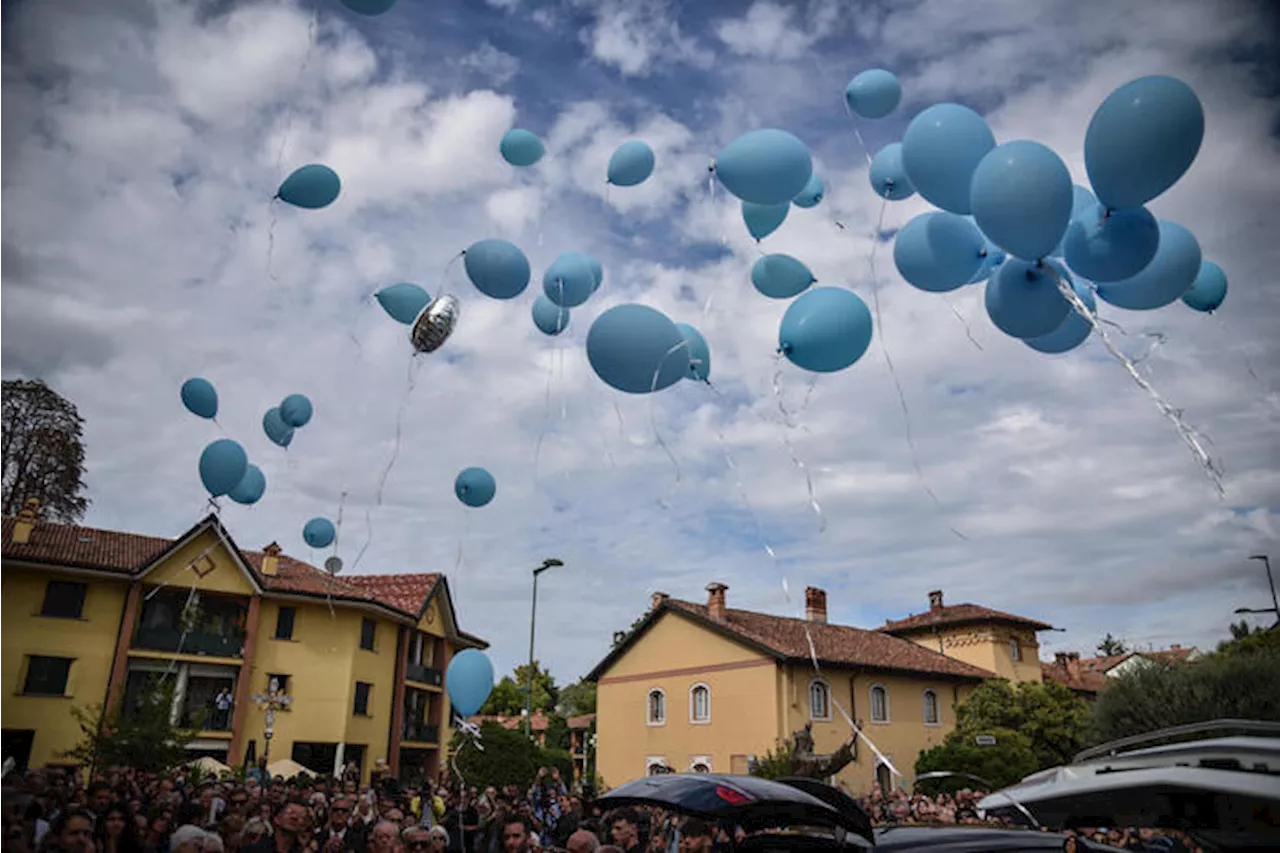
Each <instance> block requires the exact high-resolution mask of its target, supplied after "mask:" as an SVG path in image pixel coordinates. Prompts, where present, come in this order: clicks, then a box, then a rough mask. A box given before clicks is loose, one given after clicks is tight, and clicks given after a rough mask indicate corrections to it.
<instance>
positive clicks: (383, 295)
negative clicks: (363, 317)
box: [374, 281, 431, 326]
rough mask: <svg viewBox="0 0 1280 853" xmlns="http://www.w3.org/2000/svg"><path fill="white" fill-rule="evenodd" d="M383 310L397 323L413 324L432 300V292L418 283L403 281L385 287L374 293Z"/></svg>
mask: <svg viewBox="0 0 1280 853" xmlns="http://www.w3.org/2000/svg"><path fill="white" fill-rule="evenodd" d="M374 295H375V296H376V297H377V299H378V304H379V305H381V306H382V310H383V311H386V312H387V314H388V315H389V316H390V317H391V319H392V320H395V321H396V322H397V323H404V324H405V325H406V326H409V325H412V324H413V321H414V320H416V319H418V315H419V314H421V313H422V309H423V308H426V307H427V303H428V302H430V301H431V294H430V293H427V291H426V290H424V289H423V288H421V287H419V286H418V285H416V284H410V283H409V282H407V281H402V282H400V283H399V284H393V285H391V286H390V287H384V288H382V290H379V291H378V292H377V293H376V294H374Z"/></svg>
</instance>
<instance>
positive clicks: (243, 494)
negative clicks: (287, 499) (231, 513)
mask: <svg viewBox="0 0 1280 853" xmlns="http://www.w3.org/2000/svg"><path fill="white" fill-rule="evenodd" d="M266 490H267V478H266V476H264V475H263V473H262V469H261V468H259V467H258V466H257V465H253V464H250V465H249V466H248V467H246V468H245V470H244V476H243V477H241V478H240V482H239V483H238V484H237V485H236V487H235V488H234V489H232V490H231V491H230V492H228V493H227V497H229V498H231V500H233V501H235V502H236V503H238V504H244V505H245V506H249V505H250V504H256V503H257V502H258V501H259V499H261V498H262V493H263V492H265V491H266Z"/></svg>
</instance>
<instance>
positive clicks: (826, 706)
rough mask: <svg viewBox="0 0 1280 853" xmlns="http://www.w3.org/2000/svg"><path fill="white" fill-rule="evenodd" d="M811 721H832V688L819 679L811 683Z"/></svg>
mask: <svg viewBox="0 0 1280 853" xmlns="http://www.w3.org/2000/svg"><path fill="white" fill-rule="evenodd" d="M809 719H811V720H829V719H831V686H830V685H829V684H827V682H825V681H823V680H821V679H817V678H815V679H814V680H813V681H810V682H809Z"/></svg>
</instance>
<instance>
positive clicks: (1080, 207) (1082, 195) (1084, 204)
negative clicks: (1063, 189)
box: [1049, 184, 1098, 258]
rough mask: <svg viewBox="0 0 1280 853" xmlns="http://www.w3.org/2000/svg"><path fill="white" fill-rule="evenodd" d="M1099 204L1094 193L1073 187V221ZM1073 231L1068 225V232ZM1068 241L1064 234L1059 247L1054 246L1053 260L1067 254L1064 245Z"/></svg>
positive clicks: (1083, 188) (1050, 255) (1077, 186)
mask: <svg viewBox="0 0 1280 853" xmlns="http://www.w3.org/2000/svg"><path fill="white" fill-rule="evenodd" d="M1097 203H1098V200H1097V199H1096V198H1094V195H1093V193H1091V192H1089V190H1088V189H1087V188H1085V187H1082V186H1080V185H1079V184H1075V185H1073V186H1072V187H1071V219H1072V220H1073V221H1074V220H1075V219H1077V218H1079V217H1080V215H1081V214H1083V213H1084V212H1085V211H1086V210H1088V209H1089V208H1091V207H1093V206H1094V205H1095V204H1097ZM1070 230H1071V225H1070V224H1068V225H1067V231H1070ZM1066 241H1067V235H1066V233H1065V232H1064V233H1063V235H1062V239H1061V240H1059V241H1058V245H1057V246H1054V248H1053V251H1052V252H1050V253H1049V257H1051V258H1060V257H1062V256H1063V255H1065V254H1066V252H1067V248H1066V246H1065V245H1064V244H1065V243H1066Z"/></svg>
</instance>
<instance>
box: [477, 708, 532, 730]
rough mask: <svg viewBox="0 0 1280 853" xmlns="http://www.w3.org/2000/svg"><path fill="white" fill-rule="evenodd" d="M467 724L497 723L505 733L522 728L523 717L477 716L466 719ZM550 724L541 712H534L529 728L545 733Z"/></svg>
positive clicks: (503, 715)
mask: <svg viewBox="0 0 1280 853" xmlns="http://www.w3.org/2000/svg"><path fill="white" fill-rule="evenodd" d="M467 721H468V722H471V723H475V724H476V725H477V726H478V725H481V724H483V723H497V724H498V725H500V726H502V727H503V728H504V729H506V730H507V731H511V732H513V731H515V730H516V729H520V728H524V715H523V714H521V715H516V716H507V715H505V714H477V715H476V716H474V717H468V718H467ZM550 724H551V720H550V718H548V717H547V715H546V714H544V713H543V712H542V711H534V712H533V718H532V726H531V728H532V729H533V731H535V732H545V731H546V730H547V726H549V725H550Z"/></svg>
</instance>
